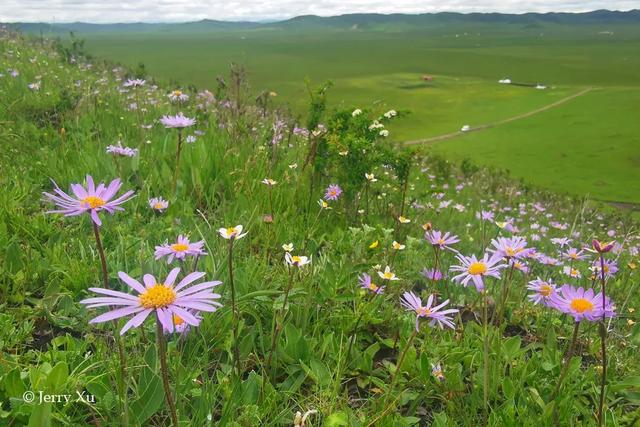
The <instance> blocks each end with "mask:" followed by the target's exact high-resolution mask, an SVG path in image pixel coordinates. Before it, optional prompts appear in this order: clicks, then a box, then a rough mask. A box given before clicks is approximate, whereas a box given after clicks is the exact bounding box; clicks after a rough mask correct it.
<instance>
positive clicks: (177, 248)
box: [171, 243, 189, 252]
mask: <svg viewBox="0 0 640 427" xmlns="http://www.w3.org/2000/svg"><path fill="white" fill-rule="evenodd" d="M171 249H173V250H174V251H176V252H184V251H186V250H187V249H189V245H185V244H184V243H175V244H173V245H171Z"/></svg>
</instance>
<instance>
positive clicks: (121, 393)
mask: <svg viewBox="0 0 640 427" xmlns="http://www.w3.org/2000/svg"><path fill="white" fill-rule="evenodd" d="M91 224H93V235H94V236H95V238H96V247H97V248H98V254H99V255H100V267H101V268H102V281H103V282H104V287H105V288H106V289H109V271H108V270H107V258H106V257H105V255H104V247H103V246H102V239H101V238H100V227H98V224H96V223H95V222H93V221H91ZM113 325H114V334H113V336H114V339H115V341H116V346H117V347H118V357H119V359H120V378H119V379H117V382H118V397H119V398H120V404H121V405H122V415H123V417H124V424H125V425H128V423H129V404H128V401H127V396H126V395H125V389H126V378H127V376H126V371H127V359H125V357H124V345H123V343H122V340H121V339H120V335H119V334H118V332H117V330H118V327H117V326H118V322H117V321H116V320H114V321H113Z"/></svg>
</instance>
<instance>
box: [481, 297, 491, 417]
mask: <svg viewBox="0 0 640 427" xmlns="http://www.w3.org/2000/svg"><path fill="white" fill-rule="evenodd" d="M482 295H483V304H482V330H483V332H482V341H483V347H482V354H483V360H482V363H483V365H482V398H483V401H484V425H487V423H488V421H489V322H488V315H487V310H488V308H487V306H488V304H489V301H488V299H487V291H486V289H485V290H483V291H482Z"/></svg>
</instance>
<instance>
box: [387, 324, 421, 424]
mask: <svg viewBox="0 0 640 427" xmlns="http://www.w3.org/2000/svg"><path fill="white" fill-rule="evenodd" d="M416 335H418V330H417V329H414V330H413V332H411V336H409V339H408V340H407V345H405V347H404V348H403V349H402V353H400V357H399V358H398V363H397V364H396V370H395V371H394V372H393V374H392V376H391V383H390V384H389V391H388V392H387V396H386V397H385V399H384V404H385V410H384V411H382V412H383V413H384V412H386V411H387V402H389V398H390V397H391V394H392V393H393V389H394V388H395V385H396V380H397V379H398V374H399V373H400V371H401V370H402V363H403V362H404V358H405V356H406V355H407V351H408V350H409V348H411V344H413V340H414V339H415V337H416Z"/></svg>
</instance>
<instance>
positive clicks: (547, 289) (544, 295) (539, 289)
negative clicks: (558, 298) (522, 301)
mask: <svg viewBox="0 0 640 427" xmlns="http://www.w3.org/2000/svg"><path fill="white" fill-rule="evenodd" d="M527 289H529V290H530V291H533V292H534V293H533V294H531V295H528V296H527V298H529V300H530V301H531V302H532V303H534V304H544V305H546V306H549V299H550V298H551V296H552V295H554V294H555V293H556V292H557V291H558V289H557V287H556V285H554V284H553V283H551V282H547V281H544V280H542V279H540V278H539V277H538V278H537V279H536V280H532V281H530V282H529V285H528V286H527Z"/></svg>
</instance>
